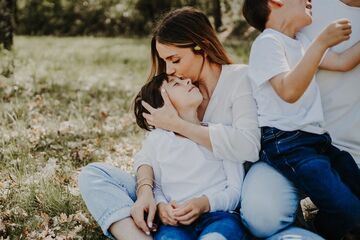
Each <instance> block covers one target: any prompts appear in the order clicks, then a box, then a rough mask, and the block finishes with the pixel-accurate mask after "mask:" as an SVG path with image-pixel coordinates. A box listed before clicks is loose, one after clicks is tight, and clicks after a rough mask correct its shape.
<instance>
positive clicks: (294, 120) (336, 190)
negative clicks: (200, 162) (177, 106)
mask: <svg viewBox="0 0 360 240" xmlns="http://www.w3.org/2000/svg"><path fill="white" fill-rule="evenodd" d="M334 11H336V9H334ZM243 13H244V16H245V18H246V20H247V21H248V22H249V24H250V25H252V26H253V27H255V28H257V29H258V30H260V31H261V32H262V33H261V34H260V35H259V36H258V37H257V39H256V40H255V41H254V43H253V45H252V48H251V53H250V61H249V62H250V63H249V65H250V67H249V77H250V78H251V82H252V86H253V90H254V97H255V100H256V102H257V105H258V118H259V124H260V127H261V128H262V137H261V144H262V150H261V153H260V157H261V160H263V161H266V162H268V163H269V164H271V165H272V166H274V167H275V168H277V169H278V170H279V171H280V172H281V173H282V174H283V175H284V176H285V177H287V178H288V179H289V180H291V181H292V182H293V183H294V184H295V185H296V186H297V187H298V188H299V190H301V191H303V192H305V194H307V195H308V196H309V197H310V198H311V199H312V201H313V202H314V203H315V204H316V205H317V207H318V208H319V213H318V214H317V216H316V219H315V221H314V225H315V228H316V229H317V230H318V231H319V233H321V234H322V235H323V236H324V237H325V238H326V239H340V238H341V237H342V236H343V235H344V234H345V233H346V232H347V231H349V230H350V229H351V228H353V227H354V226H355V225H356V224H358V223H359V222H360V200H359V198H360V171H359V169H358V168H357V166H356V163H355V161H354V159H353V158H352V157H351V155H350V154H349V153H347V152H345V151H341V150H339V149H337V148H336V147H334V146H333V145H332V144H331V138H330V136H329V134H328V133H326V132H325V130H324V128H323V126H322V124H323V111H322V106H321V100H320V92H319V89H318V86H317V84H316V82H315V80H313V78H314V74H315V73H316V71H317V68H318V66H320V67H321V68H324V69H328V70H335V71H348V70H351V69H352V68H354V67H356V66H357V65H358V64H359V62H360V44H359V42H358V43H357V44H355V45H354V46H353V47H351V48H350V49H348V50H347V51H345V52H343V53H341V54H336V53H333V52H331V50H328V48H330V47H332V46H334V45H336V44H338V43H340V42H342V41H344V40H347V39H349V35H350V34H351V26H350V23H349V21H348V20H346V19H342V20H338V21H336V22H334V23H332V24H330V25H329V26H328V27H327V28H325V30H324V31H323V32H322V33H321V34H320V35H319V36H318V37H317V38H316V39H315V40H314V41H313V42H312V43H310V42H308V41H306V39H305V38H304V37H303V36H302V35H301V34H300V33H299V31H300V30H301V29H302V28H303V27H305V26H307V25H309V24H310V23H311V22H312V18H311V3H310V1H307V0H245V2H244V7H243ZM325 53H326V54H325ZM319 64H320V65H319ZM354 131H359V129H354Z"/></svg>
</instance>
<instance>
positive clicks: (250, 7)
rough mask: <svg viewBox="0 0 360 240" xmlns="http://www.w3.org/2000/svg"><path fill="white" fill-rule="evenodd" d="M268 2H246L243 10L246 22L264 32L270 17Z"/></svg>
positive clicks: (265, 0) (249, 0) (256, 0)
mask: <svg viewBox="0 0 360 240" xmlns="http://www.w3.org/2000/svg"><path fill="white" fill-rule="evenodd" d="M268 2H269V1H268V0H245V1H244V4H243V8H242V12H243V15H244V17H245V19H246V21H247V22H248V23H249V24H250V25H251V26H253V27H254V28H256V29H257V30H259V31H260V32H262V31H264V29H265V24H266V22H267V21H268V18H269V15H270V11H271V10H270V8H269V5H268Z"/></svg>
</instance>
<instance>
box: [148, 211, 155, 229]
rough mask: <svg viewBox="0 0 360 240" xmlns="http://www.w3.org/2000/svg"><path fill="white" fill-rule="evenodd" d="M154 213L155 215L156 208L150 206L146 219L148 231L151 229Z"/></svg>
mask: <svg viewBox="0 0 360 240" xmlns="http://www.w3.org/2000/svg"><path fill="white" fill-rule="evenodd" d="M155 213H156V206H155V205H150V207H149V213H148V217H147V219H146V221H147V225H148V227H149V228H150V229H152V228H153V222H154V217H155Z"/></svg>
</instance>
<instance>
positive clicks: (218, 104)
mask: <svg viewBox="0 0 360 240" xmlns="http://www.w3.org/2000/svg"><path fill="white" fill-rule="evenodd" d="M151 56H152V71H151V73H150V76H149V79H151V78H152V77H153V76H155V75H158V74H160V73H162V72H166V73H167V74H169V75H175V76H177V77H180V78H183V79H184V78H190V79H192V80H193V84H195V85H197V86H198V88H199V89H200V92H201V93H202V95H203V102H202V103H201V105H200V107H199V109H198V118H199V119H201V120H202V121H203V122H209V124H208V126H199V125H195V124H192V123H190V122H187V121H185V120H183V119H181V118H180V117H179V115H178V113H177V112H176V110H175V109H174V107H173V106H172V104H171V102H170V100H169V99H168V96H167V95H166V92H163V91H162V92H161V93H162V96H163V99H164V106H163V107H162V108H158V109H154V108H152V107H151V106H150V105H148V104H147V103H144V107H145V108H146V109H147V110H148V111H149V114H144V117H145V118H146V120H147V122H148V123H149V124H150V125H152V126H155V127H156V128H162V129H165V130H170V131H173V132H175V133H177V134H180V135H182V136H185V137H186V138H188V139H190V140H192V141H193V142H195V143H197V144H200V145H202V146H204V147H206V148H208V149H209V150H210V151H212V152H213V154H214V155H215V157H217V158H221V159H224V161H237V162H242V163H243V162H245V161H250V162H255V161H257V160H258V151H259V148H260V140H259V139H260V131H259V128H258V123H257V115H256V106H255V102H254V99H253V98H252V93H251V88H250V85H249V84H248V81H242V82H245V83H247V84H245V85H244V86H242V89H243V90H242V91H241V92H237V88H235V87H234V84H236V83H237V82H238V81H241V80H239V79H243V78H246V76H247V67H246V66H245V65H231V60H230V59H229V57H228V56H227V54H226V52H225V49H224V47H223V46H222V45H221V43H220V42H219V40H218V39H217V37H216V33H215V31H214V30H213V28H212V27H211V24H210V22H209V20H208V18H207V17H206V15H204V14H203V13H201V12H200V11H197V10H195V9H193V8H182V9H178V10H175V11H173V12H171V13H169V14H167V15H166V16H165V17H164V18H163V19H162V21H161V22H160V23H159V25H158V26H157V28H156V29H155V31H154V34H153V38H152V41H151ZM249 174H250V175H249V176H247V177H246V178H245V182H244V185H243V193H242V195H243V199H242V201H241V205H242V206H241V209H242V217H243V220H244V224H245V225H246V226H247V227H248V228H249V229H250V230H251V232H252V233H254V234H255V235H258V236H260V235H262V236H263V237H268V236H270V235H272V234H274V233H275V232H277V231H279V230H280V229H281V228H284V227H285V226H287V225H289V224H291V223H292V222H293V219H294V215H295V212H296V208H297V203H298V202H297V200H298V199H297V196H296V194H295V191H294V190H293V189H292V188H291V185H290V184H289V183H288V182H287V181H286V180H285V178H283V177H282V176H281V175H280V174H278V173H277V172H276V171H275V170H274V169H272V168H271V167H270V166H268V165H266V164H264V163H257V164H255V165H254V166H253V167H252V169H251V170H250V172H249ZM152 179H153V171H152V168H151V166H149V165H142V166H140V167H139V168H138V170H137V183H138V188H137V189H136V190H135V185H136V184H135V179H134V178H133V177H132V176H130V175H129V174H127V173H125V172H122V171H121V170H119V169H116V168H115V167H113V166H109V165H105V164H101V163H94V164H89V165H88V166H87V167H85V168H84V169H83V170H82V172H81V174H80V177H79V187H80V191H81V194H82V196H83V198H84V200H85V202H86V205H87V207H88V208H89V211H90V212H91V213H92V215H93V216H94V218H95V219H96V221H97V222H98V223H99V225H100V226H101V228H102V230H103V231H104V233H105V234H106V235H107V236H111V235H112V236H114V237H115V238H118V239H150V238H149V235H150V231H151V228H152V227H153V223H152V222H153V219H154V215H155V211H156V205H155V201H154V198H153V192H152V190H153V189H152V187H151V186H153V180H152ZM272 184H273V185H272ZM283 193H285V194H283ZM270 194H272V195H273V196H272V197H271V198H270ZM247 196H249V197H247ZM289 200H291V202H288V201H289ZM203 204H204V202H203V201H199V202H196V203H193V204H192V206H189V207H188V208H186V209H183V211H182V212H178V214H179V215H184V213H185V212H187V211H189V209H190V208H193V207H194V206H195V207H196V208H198V211H196V212H195V213H194V215H193V216H191V217H192V218H194V217H197V216H199V215H201V214H202V211H201V210H202V209H206V208H205V207H204V206H203ZM205 204H206V203H205ZM253 212H255V214H253ZM144 215H145V218H144ZM130 216H131V217H130ZM175 217H176V216H175ZM144 219H145V220H144ZM188 220H189V219H183V221H188ZM180 223H181V222H180ZM139 229H141V230H139ZM288 231H290V233H296V232H297V229H291V230H288ZM299 231H301V230H299ZM143 233H146V234H143ZM286 233H287V232H286ZM300 235H303V236H313V235H312V234H311V233H307V232H305V233H304V232H301V233H300ZM273 237H274V236H273Z"/></svg>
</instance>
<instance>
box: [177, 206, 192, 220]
mask: <svg viewBox="0 0 360 240" xmlns="http://www.w3.org/2000/svg"><path fill="white" fill-rule="evenodd" d="M191 211H192V208H191V207H190V206H188V205H186V206H185V207H182V208H177V209H175V210H174V215H175V217H176V218H178V217H181V216H184V215H186V214H188V213H189V212H191Z"/></svg>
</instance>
